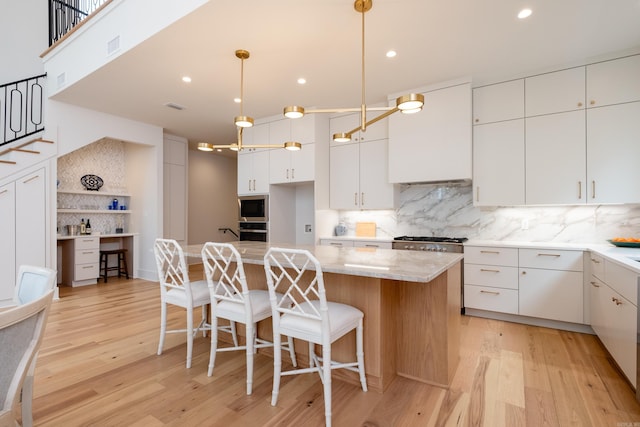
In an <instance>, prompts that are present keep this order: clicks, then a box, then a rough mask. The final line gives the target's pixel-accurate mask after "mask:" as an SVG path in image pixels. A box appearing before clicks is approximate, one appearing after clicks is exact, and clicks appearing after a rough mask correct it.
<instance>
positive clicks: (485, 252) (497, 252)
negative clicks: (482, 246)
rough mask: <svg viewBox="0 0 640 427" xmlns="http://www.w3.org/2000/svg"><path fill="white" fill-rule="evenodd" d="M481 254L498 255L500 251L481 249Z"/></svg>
mask: <svg viewBox="0 0 640 427" xmlns="http://www.w3.org/2000/svg"><path fill="white" fill-rule="evenodd" d="M480 253H481V254H496V255H498V254H499V253H500V251H480Z"/></svg>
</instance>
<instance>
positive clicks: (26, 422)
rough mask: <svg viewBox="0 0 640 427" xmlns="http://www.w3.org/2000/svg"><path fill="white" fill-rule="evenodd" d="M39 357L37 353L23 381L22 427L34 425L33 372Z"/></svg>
mask: <svg viewBox="0 0 640 427" xmlns="http://www.w3.org/2000/svg"><path fill="white" fill-rule="evenodd" d="M37 357H38V355H37V353H36V356H35V357H34V358H33V360H32V362H31V365H30V366H29V371H28V372H27V375H26V376H25V378H24V382H23V383H22V427H33V405H32V403H33V374H34V372H35V370H36V359H37Z"/></svg>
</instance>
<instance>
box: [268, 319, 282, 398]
mask: <svg viewBox="0 0 640 427" xmlns="http://www.w3.org/2000/svg"><path fill="white" fill-rule="evenodd" d="M281 345H282V339H281V337H280V333H279V331H273V390H272V391H271V406H276V404H277V403H278V393H279V392H280V372H281V370H282V348H281Z"/></svg>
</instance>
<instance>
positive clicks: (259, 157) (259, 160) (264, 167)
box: [238, 149, 269, 195]
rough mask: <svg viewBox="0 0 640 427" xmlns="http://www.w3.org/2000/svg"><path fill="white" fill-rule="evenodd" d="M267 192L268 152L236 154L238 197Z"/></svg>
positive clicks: (247, 151) (252, 151)
mask: <svg viewBox="0 0 640 427" xmlns="http://www.w3.org/2000/svg"><path fill="white" fill-rule="evenodd" d="M268 192H269V151H268V150H264V149H262V150H258V149H256V150H243V151H242V152H241V153H239V154H238V195H247V194H266V193H268Z"/></svg>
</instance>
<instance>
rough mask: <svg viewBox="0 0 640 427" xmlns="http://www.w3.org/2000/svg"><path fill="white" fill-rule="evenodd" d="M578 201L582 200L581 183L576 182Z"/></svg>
mask: <svg viewBox="0 0 640 427" xmlns="http://www.w3.org/2000/svg"><path fill="white" fill-rule="evenodd" d="M578 199H582V181H578Z"/></svg>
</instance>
